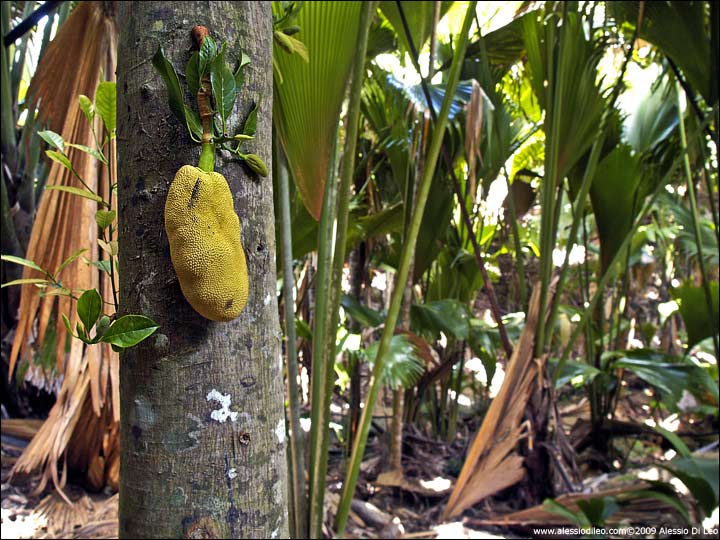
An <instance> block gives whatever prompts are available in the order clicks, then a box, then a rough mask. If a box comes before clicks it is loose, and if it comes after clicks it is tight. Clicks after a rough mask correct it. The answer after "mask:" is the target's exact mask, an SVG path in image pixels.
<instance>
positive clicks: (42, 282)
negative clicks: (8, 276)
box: [0, 278, 50, 289]
mask: <svg viewBox="0 0 720 540" xmlns="http://www.w3.org/2000/svg"><path fill="white" fill-rule="evenodd" d="M11 285H45V286H47V285H50V282H49V281H48V280H47V279H40V278H21V279H14V280H12V281H8V282H7V283H3V284H2V285H0V289H4V288H5V287H10V286H11Z"/></svg>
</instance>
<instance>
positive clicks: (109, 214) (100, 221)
mask: <svg viewBox="0 0 720 540" xmlns="http://www.w3.org/2000/svg"><path fill="white" fill-rule="evenodd" d="M116 215H117V214H116V213H115V210H98V211H97V212H95V223H97V225H98V227H100V228H101V229H107V228H108V227H109V226H110V225H112V222H113V221H115V216H116Z"/></svg>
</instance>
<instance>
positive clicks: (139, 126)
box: [117, 2, 288, 538]
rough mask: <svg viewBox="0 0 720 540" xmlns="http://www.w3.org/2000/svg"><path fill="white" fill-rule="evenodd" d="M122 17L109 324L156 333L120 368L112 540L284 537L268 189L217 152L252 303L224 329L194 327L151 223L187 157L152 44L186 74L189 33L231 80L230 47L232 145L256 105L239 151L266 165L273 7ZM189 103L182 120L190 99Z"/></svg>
mask: <svg viewBox="0 0 720 540" xmlns="http://www.w3.org/2000/svg"><path fill="white" fill-rule="evenodd" d="M119 11H120V12H119V16H118V23H119V26H120V44H119V50H118V86H117V88H118V142H119V144H118V154H119V166H118V170H119V179H118V184H119V189H118V196H119V199H118V201H119V227H120V229H119V242H120V293H121V302H122V306H121V312H122V313H123V314H124V313H139V314H143V315H147V316H149V317H152V318H153V319H154V320H155V321H157V322H158V324H159V325H160V329H159V330H158V332H157V333H156V334H155V335H153V336H151V337H150V339H148V340H147V341H145V342H143V343H141V344H140V345H139V346H137V347H135V348H132V349H129V350H128V351H127V352H124V353H123V354H122V355H121V375H120V379H121V381H120V384H121V430H120V437H121V469H120V470H121V477H120V537H121V538H144V537H155V538H180V537H185V538H279V537H287V534H288V529H287V504H286V492H287V486H286V483H287V476H286V461H285V420H284V414H283V395H284V392H283V377H282V357H281V355H280V332H279V322H278V312H277V299H276V295H275V234H274V219H273V198H272V184H271V182H270V181H269V180H263V179H259V178H258V177H257V176H255V175H252V174H250V173H249V171H248V170H247V169H245V168H244V166H243V165H241V164H240V163H239V162H237V161H230V160H229V159H224V158H226V157H227V156H223V157H221V156H220V155H219V154H216V164H215V169H216V171H217V172H219V173H221V174H223V175H224V176H225V178H226V179H227V180H228V183H229V184H230V189H231V192H232V193H233V197H234V200H235V210H236V212H237V213H238V215H239V217H240V224H241V227H242V244H243V247H244V248H245V255H246V258H247V267H248V278H249V283H250V294H249V299H248V304H247V306H246V307H245V310H244V311H243V312H242V314H241V315H240V317H238V318H237V319H235V320H234V321H232V322H228V323H216V322H211V321H209V320H207V319H204V318H203V317H201V316H200V315H198V314H197V313H196V312H195V311H194V310H193V308H192V307H191V306H190V304H188V302H187V301H186V300H185V298H184V296H183V294H182V292H181V290H180V286H179V284H178V281H177V278H176V275H175V271H174V269H173V267H172V263H171V261H170V252H169V246H168V239H167V235H166V233H165V226H164V217H163V212H164V206H165V197H166V194H167V191H168V187H169V185H170V183H171V182H172V180H173V178H174V176H175V173H176V172H177V170H178V169H179V168H180V167H181V166H183V165H187V164H190V165H197V163H198V156H199V153H200V146H199V145H198V144H194V143H192V142H191V140H190V137H189V135H188V132H187V129H186V127H185V126H184V125H182V124H181V122H179V121H178V120H177V119H176V118H175V117H174V116H173V115H172V114H171V112H170V109H169V107H168V102H167V94H166V92H165V89H164V85H163V83H162V80H161V78H160V76H159V75H158V74H157V73H156V72H155V71H154V70H153V67H152V63H151V59H152V57H153V55H154V54H155V52H156V51H157V49H158V46H160V45H162V47H163V48H164V50H165V54H166V55H167V56H168V58H169V60H170V61H171V62H172V63H173V65H174V66H175V68H176V70H177V71H178V72H179V73H184V72H185V65H186V63H187V61H188V59H189V57H190V54H191V50H190V48H191V45H192V41H191V36H190V30H191V28H192V27H193V26H194V25H197V24H202V25H204V26H206V27H207V28H208V29H209V31H210V34H211V36H213V37H214V38H215V39H216V41H227V42H228V49H227V55H226V57H227V59H228V62H229V63H230V64H231V69H234V68H235V66H236V65H237V60H238V54H239V51H240V48H242V49H243V50H244V51H245V52H246V53H247V54H248V56H249V57H250V59H251V62H252V63H251V64H250V65H249V66H247V67H246V68H245V84H244V86H243V87H242V89H241V91H240V98H239V100H238V104H237V105H236V107H235V111H234V113H233V116H232V117H231V119H230V128H229V131H231V133H236V132H237V130H238V127H239V126H240V125H241V124H242V122H243V121H244V119H245V117H246V116H247V114H248V112H249V111H250V109H251V106H252V102H253V100H258V99H260V98H262V100H261V105H260V109H259V112H258V122H257V133H256V136H255V140H254V141H251V142H250V143H246V145H245V146H244V147H243V151H245V152H253V153H256V154H258V155H260V156H261V157H262V159H263V160H264V161H265V163H267V164H268V166H270V165H271V111H272V16H271V8H270V4H269V3H264V2H239V3H233V2H122V3H120V6H119ZM233 63H234V65H232V64H233ZM180 80H181V86H183V88H186V87H185V84H184V77H183V76H180ZM186 103H188V104H190V103H192V106H193V108H195V101H194V99H193V100H191V97H190V96H189V94H186ZM216 411H220V414H218V413H216V414H213V412H216ZM223 411H224V412H225V414H222V412H223Z"/></svg>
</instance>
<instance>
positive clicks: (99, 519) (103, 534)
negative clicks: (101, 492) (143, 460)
mask: <svg viewBox="0 0 720 540" xmlns="http://www.w3.org/2000/svg"><path fill="white" fill-rule="evenodd" d="M71 498H72V502H73V504H72V505H68V504H66V503H65V501H64V500H63V499H62V498H61V497H60V496H59V494H58V493H53V494H51V495H48V496H47V497H45V498H44V499H43V500H42V501H40V503H39V504H38V506H37V508H36V509H35V513H36V514H37V515H38V518H40V519H43V520H44V521H45V522H46V523H47V525H48V526H47V533H46V534H44V535H43V536H41V537H40V538H117V537H118V536H117V535H118V528H117V523H118V522H117V511H118V496H117V495H113V496H112V497H109V498H104V499H98V498H97V497H94V496H93V497H91V496H88V495H87V494H86V493H84V492H82V491H80V490H78V493H73V494H71Z"/></svg>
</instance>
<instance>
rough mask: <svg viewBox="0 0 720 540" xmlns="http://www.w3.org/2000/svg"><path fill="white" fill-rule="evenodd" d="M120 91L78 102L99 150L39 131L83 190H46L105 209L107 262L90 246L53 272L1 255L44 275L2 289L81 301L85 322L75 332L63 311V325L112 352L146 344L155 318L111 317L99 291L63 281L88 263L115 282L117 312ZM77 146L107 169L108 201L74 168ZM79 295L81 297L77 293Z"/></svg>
mask: <svg viewBox="0 0 720 540" xmlns="http://www.w3.org/2000/svg"><path fill="white" fill-rule="evenodd" d="M115 99H116V87H115V83H114V82H102V83H100V84H99V85H98V88H97V91H96V93H95V102H94V103H93V102H92V101H91V100H90V98H88V97H87V96H84V95H81V96H79V98H78V101H79V105H80V109H81V110H82V112H83V114H84V115H85V118H86V119H87V121H88V123H89V124H90V129H91V132H92V135H93V139H94V140H95V146H96V148H90V147H87V146H84V145H82V144H75V143H70V142H67V141H66V140H65V139H64V138H63V137H62V136H61V135H60V134H58V133H55V132H54V131H51V130H44V131H39V132H38V136H39V137H41V138H42V139H43V140H44V141H45V142H46V143H47V144H48V146H49V147H50V148H51V149H48V150H46V151H45V154H46V155H47V156H48V157H49V158H50V159H51V160H53V161H56V162H58V163H60V165H62V166H63V167H65V168H66V169H67V170H69V171H70V172H71V173H72V175H73V176H74V177H75V178H76V179H77V180H78V182H79V183H80V184H81V185H82V186H83V187H82V188H80V187H77V186H65V185H60V184H55V185H48V186H46V189H49V190H56V191H64V192H66V193H70V194H71V195H75V196H78V197H83V198H85V199H89V200H92V201H95V202H96V203H98V205H99V206H100V209H98V210H97V211H96V212H95V223H96V224H97V226H98V231H99V236H100V237H99V238H98V239H97V242H98V245H99V246H100V248H101V249H102V250H103V251H105V252H106V253H107V254H108V258H107V259H104V260H102V259H101V260H97V261H93V260H90V259H88V258H86V257H84V256H83V254H84V253H85V252H86V251H88V250H87V248H83V249H80V250H78V251H76V252H75V253H73V254H72V255H70V256H69V257H68V258H67V259H65V260H64V261H63V262H62V263H61V264H60V265H59V266H58V268H57V269H55V271H54V272H51V271H49V270H46V269H45V268H42V267H41V266H40V265H38V264H37V263H35V262H34V261H31V260H29V259H25V258H23V257H16V256H14V255H2V256H1V257H0V258H1V259H2V260H3V261H7V262H11V263H14V264H19V265H21V266H25V267H28V268H31V269H33V270H35V271H36V272H39V273H40V274H41V276H42V277H32V278H22V279H16V280H13V281H9V282H7V283H4V284H3V285H2V287H8V286H11V285H33V286H35V287H38V288H40V289H42V291H41V292H40V296H41V297H42V296H65V297H68V298H72V299H74V300H76V301H77V305H76V309H77V315H78V318H79V319H80V321H78V323H77V324H76V327H75V330H74V331H73V329H72V325H71V323H70V319H69V317H68V316H67V315H65V314H64V313H63V314H61V315H62V318H63V322H64V323H65V327H66V329H67V331H68V333H69V334H70V335H71V336H73V337H75V338H77V339H80V340H81V341H83V342H84V343H87V344H88V345H92V344H96V343H109V344H110V345H111V346H112V348H113V350H115V351H120V350H121V349H125V348H128V347H132V346H134V345H136V344H138V343H140V342H141V341H142V340H144V339H146V338H147V337H148V336H150V335H151V334H152V333H153V332H155V331H156V330H157V329H158V328H159V326H158V325H157V323H155V321H153V320H152V319H150V318H148V317H145V316H143V315H124V316H122V317H119V318H117V316H116V313H115V314H112V315H107V314H105V312H104V303H105V302H103V300H102V296H101V295H100V293H99V292H98V291H97V290H96V289H89V290H85V291H77V290H71V289H70V288H68V287H66V286H65V285H64V284H63V281H62V273H63V271H64V270H65V268H67V267H68V266H69V265H70V264H71V263H73V262H74V261H76V260H77V259H79V258H80V257H82V258H83V260H84V261H85V263H86V264H88V265H92V266H94V267H96V268H98V269H100V270H101V271H103V272H105V273H107V274H108V275H109V276H110V283H111V285H112V290H113V299H114V306H113V307H114V308H115V312H117V310H118V301H117V290H116V286H115V274H116V273H117V261H116V259H117V256H118V251H119V250H118V242H117V240H116V239H115V236H116V234H117V227H116V226H115V220H116V218H117V213H116V211H115V210H112V206H113V205H112V196H113V193H115V191H116V189H117V183H116V182H115V179H114V178H113V171H112V167H110V160H109V158H108V156H109V152H110V146H109V144H110V141H111V140H112V139H114V138H115V136H116V133H115V132H116V101H115ZM96 116H98V117H100V119H101V120H102V128H101V131H100V133H97V132H96V130H95V118H96ZM70 148H74V149H76V150H79V151H81V152H85V153H86V154H88V155H90V156H92V157H93V158H94V159H96V160H97V161H98V162H99V163H100V164H101V165H103V166H105V167H107V168H108V178H109V183H110V186H109V187H110V189H109V190H108V193H109V198H108V200H105V199H104V198H103V197H101V196H100V195H99V194H98V193H97V192H96V191H95V190H93V189H92V188H91V187H90V186H89V185H88V184H87V183H86V182H85V180H84V179H83V178H82V177H81V176H80V174H79V173H78V171H77V169H76V168H75V167H74V166H73V164H72V161H71V160H70V157H69V155H68V150H69V149H70ZM78 294H79V295H80V296H79V297H78V296H77V295H78ZM93 328H94V329H95V334H94V335H93V336H91V332H92V330H93Z"/></svg>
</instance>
